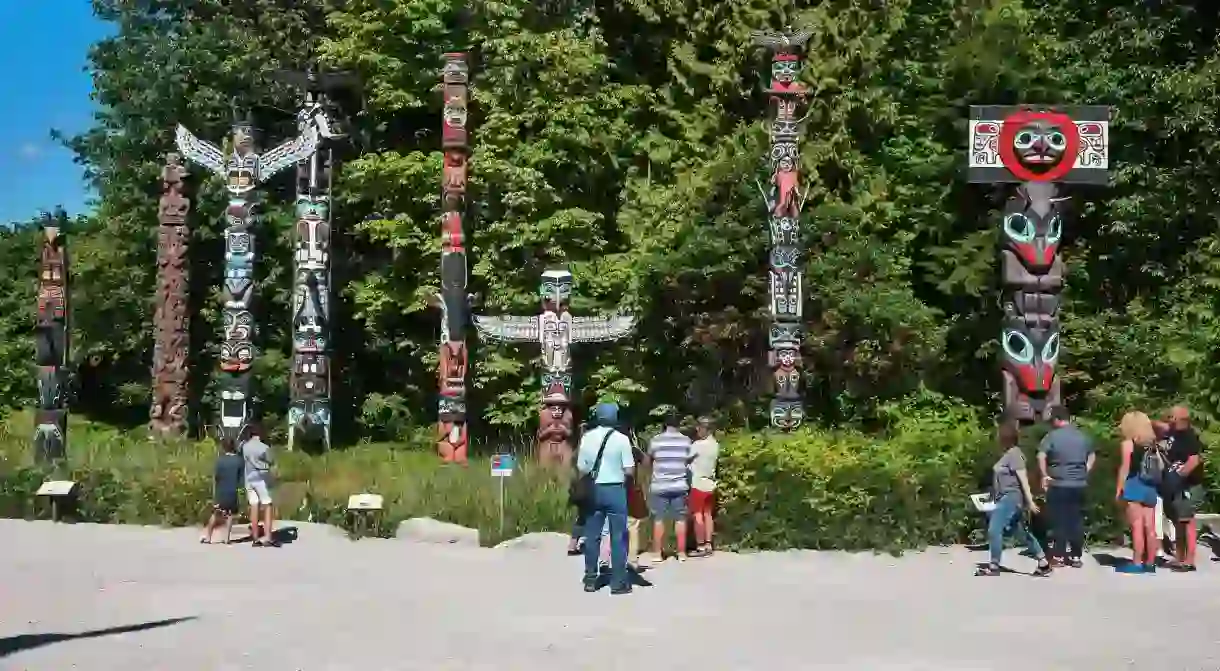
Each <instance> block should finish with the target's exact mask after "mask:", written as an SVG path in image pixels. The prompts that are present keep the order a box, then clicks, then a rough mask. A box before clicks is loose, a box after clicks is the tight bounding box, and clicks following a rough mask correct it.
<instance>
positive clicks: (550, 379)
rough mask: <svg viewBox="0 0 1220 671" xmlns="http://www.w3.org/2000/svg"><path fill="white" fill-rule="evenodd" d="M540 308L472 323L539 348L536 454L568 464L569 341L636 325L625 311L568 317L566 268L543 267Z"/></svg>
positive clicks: (618, 334)
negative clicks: (529, 313) (522, 314)
mask: <svg viewBox="0 0 1220 671" xmlns="http://www.w3.org/2000/svg"><path fill="white" fill-rule="evenodd" d="M538 297H539V299H540V300H541V303H542V311H541V313H540V314H538V315H535V316H532V317H514V316H506V317H484V316H475V318H474V325H475V329H476V330H477V331H478V332H479V334H480V335H482V336H483V337H484V338H487V339H488V340H497V341H501V342H536V343H538V344H539V345H540V346H541V349H542V368H543V370H542V385H541V387H542V399H541V400H542V409H541V410H540V411H539V413H538V433H537V435H536V438H537V442H538V446H537V450H538V458H539V459H540V460H541V461H542V462H543V463H546V464H563V465H567V464H569V463H570V462H571V459H572V443H571V437H572V424H573V418H572V407H571V406H572V357H571V350H572V343H574V342H576V343H580V342H609V341H612V340H618V339H619V338H623V337H626V336H627V335H629V334H630V333H631V330H632V329H633V328H634V327H635V318H634V317H632V316H630V315H610V316H585V317H573V316H572V315H571V313H569V312H568V302H569V301H570V300H571V298H572V273H571V272H570V271H568V270H567V269H557V270H548V271H546V272H544V273H542V279H541V281H540V282H539V284H538Z"/></svg>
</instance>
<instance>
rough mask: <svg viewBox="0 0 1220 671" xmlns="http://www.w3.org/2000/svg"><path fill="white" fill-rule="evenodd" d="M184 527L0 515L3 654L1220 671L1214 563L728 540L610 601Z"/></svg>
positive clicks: (433, 564) (360, 547) (430, 550)
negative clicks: (983, 569) (1151, 570)
mask: <svg viewBox="0 0 1220 671" xmlns="http://www.w3.org/2000/svg"><path fill="white" fill-rule="evenodd" d="M197 533H198V532H197V531H195V530H190V529H177V530H165V529H154V528H146V527H117V526H98V525H72V526H68V525H53V524H50V523H46V522H22V521H13V520H0V538H3V539H4V541H3V544H2V545H0V547H2V548H3V550H2V551H0V571H2V572H0V575H2V576H3V580H2V581H0V668H2V669H13V670H30V671H43V670H46V671H66V670H67V669H87V670H88V671H108V670H110V669H116V670H118V669H122V670H123V671H130V670H132V669H148V670H150V671H160V670H171V669H172V670H173V671H196V670H198V671H226V670H236V669H258V670H260V671H281V670H285V671H293V670H304V671H348V670H351V671H356V670H359V671H399V670H403V671H406V670H414V669H427V670H428V671H443V670H448V669H461V670H464V671H477V670H482V669H497V670H500V671H503V670H509V671H517V670H520V671H546V670H548V669H555V670H563V671H574V670H577V669H590V670H593V669H597V670H600V669H630V670H631V671H638V670H639V669H640V668H658V669H660V668H692V669H699V671H710V670H718V669H725V670H728V669H732V670H735V671H737V670H752V669H759V670H788V669H791V670H793V671H813V670H817V669H860V670H868V671H897V670H903V671H916V670H925V669H926V670H933V669H935V670H936V671H957V670H969V671H990V670H997V671H1000V670H1008V669H1012V670H1013V671H1026V670H1027V669H1030V668H1036V669H1039V670H1047V669H1148V670H1151V671H1196V670H1197V671H1216V670H1217V669H1220V627H1218V626H1217V623H1218V622H1220V576H1218V575H1217V574H1218V573H1220V564H1212V563H1211V562H1210V561H1208V560H1207V559H1208V558H1207V557H1203V558H1201V563H1203V564H1204V566H1203V567H1202V568H1201V570H1200V571H1199V572H1198V573H1195V574H1189V575H1176V574H1168V573H1160V574H1157V575H1155V576H1126V575H1119V574H1115V573H1114V572H1113V570H1112V569H1110V568H1107V567H1104V566H1101V565H1098V564H1096V563H1094V562H1090V563H1089V564H1088V565H1087V566H1086V567H1085V568H1084V569H1080V570H1070V569H1067V570H1062V571H1059V572H1057V573H1056V574H1055V575H1054V576H1052V577H1051V578H1049V579H1043V580H1039V579H1035V578H1031V577H1027V576H1024V575H1019V574H1007V575H1004V576H1001V577H998V578H975V577H972V575H971V573H972V571H973V566H974V562H975V561H979V560H981V559H982V553H971V552H968V551H967V550H965V549H962V548H948V549H937V550H931V551H929V552H925V553H915V554H909V555H907V556H905V557H903V558H900V559H896V558H892V557H887V556H874V555H867V554H845V553H813V552H789V553H766V554H755V555H732V554H728V553H721V554H719V555H717V556H715V557H713V558H710V559H704V560H691V561H689V562H687V563H685V564H683V565H678V564H676V563H675V562H673V561H670V562H666V563H665V564H664V565H662V566H660V567H657V568H655V569H653V570H651V571H648V572H647V573H646V574H644V575H645V577H646V578H647V579H649V580H650V581H652V582H653V583H654V585H653V586H652V587H646V588H645V587H641V588H637V589H636V591H635V593H634V594H632V595H629V596H611V595H610V594H609V591H608V590H603V591H601V592H599V593H596V594H585V593H584V592H582V591H581V588H580V582H579V580H580V570H581V569H580V565H579V560H574V559H570V558H568V557H565V556H563V553H562V548H553V547H552V548H549V549H522V548H517V549H513V550H504V549H496V550H492V549H474V548H463V547H455V546H449V547H440V546H428V545H421V544H414V543H408V542H405V541H393V540H363V541H360V542H357V543H353V542H350V541H348V540H346V539H344V538H342V537H341V535H339V534H338V533H337V532H336V531H335V530H332V529H329V528H326V527H318V526H313V525H300V537H299V538H298V540H297V541H296V542H294V543H292V544H291V545H288V546H286V547H283V548H279V549H253V548H250V547H249V546H248V545H234V546H228V547H226V546H204V545H199V544H198V543H197V542H196V540H197ZM1119 554H1124V553H1119ZM1005 559H1006V563H1007V564H1008V566H1010V567H1011V568H1013V569H1015V570H1017V571H1023V572H1027V571H1029V570H1031V569H1032V568H1033V561H1032V560H1030V559H1027V558H1024V557H1020V556H1019V555H1017V553H1016V552H1015V551H1009V552H1008V553H1006V555H1005ZM176 618H188V619H185V620H181V621H173V620H175V619H176ZM166 620H170V622H162V621H166ZM147 623H153V624H154V625H156V626H148V627H147V628H143V629H138V630H128V631H122V630H119V631H109V632H107V631H104V630H106V629H107V628H113V627H133V626H137V625H146V624H147ZM679 665H681V666H679Z"/></svg>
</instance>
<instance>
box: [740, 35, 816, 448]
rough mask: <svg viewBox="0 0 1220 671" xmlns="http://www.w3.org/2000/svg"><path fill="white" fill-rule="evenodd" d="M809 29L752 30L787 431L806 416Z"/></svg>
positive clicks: (774, 349) (775, 367) (776, 408)
mask: <svg viewBox="0 0 1220 671" xmlns="http://www.w3.org/2000/svg"><path fill="white" fill-rule="evenodd" d="M809 36H810V33H809V32H806V31H793V30H792V29H789V30H788V31H786V32H783V33H763V32H757V33H754V36H753V37H754V44H755V45H756V46H760V47H764V48H766V49H767V50H768V51H769V52H770V56H771V71H770V84H769V86H768V87H767V89H766V90H765V92H766V94H767V95H768V96H769V97H770V99H771V101H772V110H773V113H774V117H773V118H772V121H771V127H770V135H771V152H770V155H769V157H768V158H769V162H770V168H771V178H770V183H769V184H767V185H766V186H764V185H763V184H761V183H760V184H759V185H758V189H759V191H761V192H762V196H763V201H764V202H765V203H766V206H767V217H768V223H769V228H770V233H771V255H770V268H769V270H768V274H769V276H770V285H771V291H770V297H771V320H772V321H771V329H770V333H769V337H768V344H769V345H770V351H769V352H768V353H767V364H768V365H769V366H770V368H771V373H772V377H773V378H774V380H775V397H774V398H773V399H772V400H771V425H772V426H774V427H775V428H777V429H780V430H783V431H791V430H793V429H795V428H797V427H799V426H800V425H801V422H802V421H804V419H805V406H804V402H803V400H802V398H801V366H802V362H801V338H802V336H803V333H804V324H803V321H802V320H803V318H804V296H803V293H802V287H801V279H802V278H801V274H802V268H803V259H802V254H801V251H802V250H801V209H802V208H803V207H804V205H805V193H804V192H803V191H802V190H801V173H800V169H801V167H800V132H801V122H802V121H803V119H801V118H798V117H797V110H798V108H799V107H800V106H801V105H803V104H804V102H805V94H806V90H805V86H804V85H803V84H801V83H800V81H799V79H800V74H801V67H802V65H803V62H802V53H803V52H804V48H805V43H806V42H807V41H808V40H809Z"/></svg>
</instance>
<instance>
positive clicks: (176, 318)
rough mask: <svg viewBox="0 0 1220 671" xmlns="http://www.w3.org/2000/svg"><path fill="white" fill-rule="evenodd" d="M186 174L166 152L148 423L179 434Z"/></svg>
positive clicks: (186, 276) (186, 270) (185, 344)
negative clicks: (150, 404) (150, 401)
mask: <svg viewBox="0 0 1220 671" xmlns="http://www.w3.org/2000/svg"><path fill="white" fill-rule="evenodd" d="M188 176H189V174H188V172H187V169H186V166H185V165H184V164H183V162H182V156H181V155H179V154H177V153H170V154H167V155H166V157H165V167H163V168H162V169H161V199H160V201H158V203H157V221H158V222H159V224H160V226H159V229H158V231H157V294H156V299H155V300H156V309H155V314H154V316H153V364H152V377H153V389H152V391H153V397H152V407H151V408H150V409H149V412H148V415H149V423H148V429H149V431H150V432H151V433H152V434H153V435H154V436H166V437H170V436H173V437H179V436H183V435H185V434H186V432H187V416H186V414H187V374H188V372H189V369H188V364H187V355H188V352H189V348H190V329H189V324H190V319H189V316H188V313H187V308H188V305H187V301H188V300H189V286H190V267H189V263H188V257H187V251H188V245H189V243H190V229H188V228H187V216H188V215H189V214H190V210H191V201H190V199H189V198H187V197H186V178H187V177H188Z"/></svg>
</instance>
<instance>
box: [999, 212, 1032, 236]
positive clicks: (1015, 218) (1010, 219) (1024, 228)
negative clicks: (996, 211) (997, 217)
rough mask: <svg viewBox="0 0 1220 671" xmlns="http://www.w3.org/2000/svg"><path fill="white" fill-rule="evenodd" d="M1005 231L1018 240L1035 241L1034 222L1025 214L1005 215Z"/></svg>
mask: <svg viewBox="0 0 1220 671" xmlns="http://www.w3.org/2000/svg"><path fill="white" fill-rule="evenodd" d="M1004 233H1005V234H1006V235H1007V236H1008V237H1010V238H1012V239H1013V240H1015V241H1017V242H1033V240H1034V224H1033V222H1031V221H1030V220H1029V218H1028V217H1026V216H1025V215H1024V214H1021V213H1019V212H1014V213H1012V214H1006V215H1004Z"/></svg>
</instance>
